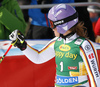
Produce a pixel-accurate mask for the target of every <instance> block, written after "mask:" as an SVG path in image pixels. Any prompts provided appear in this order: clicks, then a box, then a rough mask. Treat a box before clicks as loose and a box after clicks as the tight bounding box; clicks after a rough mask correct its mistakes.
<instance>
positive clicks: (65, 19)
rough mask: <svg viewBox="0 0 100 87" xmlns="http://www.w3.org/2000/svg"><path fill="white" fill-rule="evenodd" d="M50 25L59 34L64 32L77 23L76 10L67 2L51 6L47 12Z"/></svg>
mask: <svg viewBox="0 0 100 87" xmlns="http://www.w3.org/2000/svg"><path fill="white" fill-rule="evenodd" d="M48 18H49V21H50V26H51V28H52V29H54V28H55V27H56V28H57V31H58V32H59V33H60V34H64V33H65V32H66V31H68V30H69V29H70V28H72V27H73V26H74V25H75V24H77V23H78V14H77V12H76V10H75V9H74V8H73V7H72V6H70V5H68V4H58V5H55V6H53V7H52V8H51V9H50V10H49V13H48Z"/></svg>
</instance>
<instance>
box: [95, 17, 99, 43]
mask: <svg viewBox="0 0 100 87" xmlns="http://www.w3.org/2000/svg"><path fill="white" fill-rule="evenodd" d="M94 33H95V35H96V40H95V42H96V43H100V17H99V19H98V21H97V23H96V25H95V29H94Z"/></svg>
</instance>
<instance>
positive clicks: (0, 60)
mask: <svg viewBox="0 0 100 87" xmlns="http://www.w3.org/2000/svg"><path fill="white" fill-rule="evenodd" d="M17 40H18V39H16V41H15V42H14V43H12V44H11V45H10V46H9V48H8V49H7V51H6V52H5V54H4V55H3V56H2V58H1V59H0V63H1V62H2V60H3V59H4V58H5V56H6V55H7V53H8V52H9V50H10V49H11V47H12V46H13V45H15V43H16V42H17Z"/></svg>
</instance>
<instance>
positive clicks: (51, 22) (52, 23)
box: [49, 20, 56, 29]
mask: <svg viewBox="0 0 100 87" xmlns="http://www.w3.org/2000/svg"><path fill="white" fill-rule="evenodd" d="M49 22H50V28H51V29H54V28H56V26H55V25H54V22H53V21H51V20H49Z"/></svg>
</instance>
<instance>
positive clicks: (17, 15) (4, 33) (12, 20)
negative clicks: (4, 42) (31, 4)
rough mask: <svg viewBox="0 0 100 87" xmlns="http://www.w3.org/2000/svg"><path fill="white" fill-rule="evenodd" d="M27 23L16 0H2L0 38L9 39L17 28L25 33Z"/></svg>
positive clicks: (0, 6) (0, 2) (0, 4)
mask: <svg viewBox="0 0 100 87" xmlns="http://www.w3.org/2000/svg"><path fill="white" fill-rule="evenodd" d="M25 27H26V23H25V20H24V17H23V14H22V11H21V9H20V7H19V4H18V2H17V1H16V0H0V39H8V38H9V37H8V35H9V34H10V33H11V32H12V31H13V30H15V29H20V31H21V32H22V33H23V34H24V33H25Z"/></svg>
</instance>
